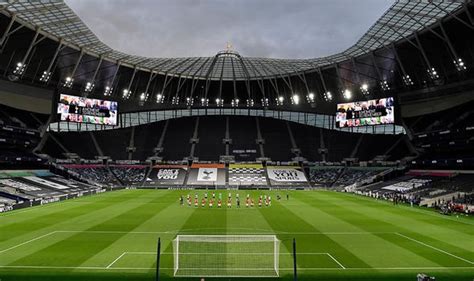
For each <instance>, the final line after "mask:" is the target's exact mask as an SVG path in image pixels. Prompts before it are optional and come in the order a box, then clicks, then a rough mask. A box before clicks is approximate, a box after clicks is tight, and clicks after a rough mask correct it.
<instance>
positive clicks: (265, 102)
mask: <svg viewBox="0 0 474 281" xmlns="http://www.w3.org/2000/svg"><path fill="white" fill-rule="evenodd" d="M260 101H261V102H262V105H263V107H267V106H268V105H269V103H268V98H262V99H261V100H260Z"/></svg>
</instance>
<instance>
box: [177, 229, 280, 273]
mask: <svg viewBox="0 0 474 281" xmlns="http://www.w3.org/2000/svg"><path fill="white" fill-rule="evenodd" d="M279 252H280V240H278V239H277V237H276V236H275V235H178V236H176V239H174V240H173V258H174V276H175V277H278V276H279V273H278V266H279V265H278V262H279Z"/></svg>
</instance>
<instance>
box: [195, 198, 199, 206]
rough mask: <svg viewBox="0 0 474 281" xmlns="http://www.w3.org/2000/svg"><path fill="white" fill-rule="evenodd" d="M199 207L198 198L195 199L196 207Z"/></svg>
mask: <svg viewBox="0 0 474 281" xmlns="http://www.w3.org/2000/svg"><path fill="white" fill-rule="evenodd" d="M198 206H199V201H198V199H197V198H195V199H194V207H195V208H197V207H198Z"/></svg>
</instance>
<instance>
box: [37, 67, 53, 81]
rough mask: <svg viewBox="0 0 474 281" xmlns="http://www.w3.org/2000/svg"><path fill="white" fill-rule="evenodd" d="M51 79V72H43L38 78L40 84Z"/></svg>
mask: <svg viewBox="0 0 474 281" xmlns="http://www.w3.org/2000/svg"><path fill="white" fill-rule="evenodd" d="M50 78H51V72H48V71H46V70H45V71H43V74H42V75H41V77H40V79H39V80H40V82H48V81H49V79H50Z"/></svg>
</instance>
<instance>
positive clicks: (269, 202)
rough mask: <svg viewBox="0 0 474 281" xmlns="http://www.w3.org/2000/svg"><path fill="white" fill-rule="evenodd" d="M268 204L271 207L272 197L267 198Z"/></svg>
mask: <svg viewBox="0 0 474 281" xmlns="http://www.w3.org/2000/svg"><path fill="white" fill-rule="evenodd" d="M268 204H269V205H270V206H271V205H272V197H271V196H268Z"/></svg>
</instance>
